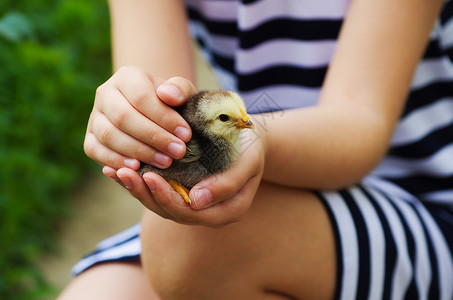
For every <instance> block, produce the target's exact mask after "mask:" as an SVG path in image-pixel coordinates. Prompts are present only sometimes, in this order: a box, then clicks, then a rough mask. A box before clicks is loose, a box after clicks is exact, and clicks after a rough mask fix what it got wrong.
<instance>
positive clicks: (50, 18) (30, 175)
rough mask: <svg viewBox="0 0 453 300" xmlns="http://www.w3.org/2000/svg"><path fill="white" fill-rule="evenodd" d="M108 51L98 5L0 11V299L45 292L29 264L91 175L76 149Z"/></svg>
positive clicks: (103, 11)
mask: <svg viewBox="0 0 453 300" xmlns="http://www.w3.org/2000/svg"><path fill="white" fill-rule="evenodd" d="M109 44H110V41H109V20H108V10H107V4H106V1H104V0H51V1H38V0H27V1H16V0H10V1H8V0H5V1H1V3H0V66H1V67H0V299H40V297H42V296H43V295H45V294H46V293H47V292H48V291H49V286H48V284H47V283H46V282H45V279H44V278H43V277H42V275H41V274H40V273H39V272H38V271H37V270H36V269H35V268H34V267H33V263H34V262H35V261H36V260H37V259H39V257H40V256H41V255H42V254H43V253H44V252H49V251H54V250H55V241H54V238H55V233H56V232H57V229H58V221H59V220H61V219H62V218H64V217H67V216H68V212H69V211H70V203H68V197H67V196H68V193H69V192H70V191H71V189H72V188H73V187H74V186H75V185H76V184H77V183H78V182H79V180H80V179H81V178H82V177H84V176H86V175H87V173H89V172H92V170H93V168H92V167H93V165H94V164H93V163H92V162H90V160H89V159H88V158H86V157H85V155H84V154H83V149H82V144H83V137H84V132H85V127H86V122H87V120H88V116H89V112H90V110H91V107H92V103H93V99H94V91H95V89H96V87H97V86H98V85H99V84H101V83H102V82H103V81H105V79H106V78H107V77H108V76H109V74H110V70H111V66H110V50H109V49H110V46H109Z"/></svg>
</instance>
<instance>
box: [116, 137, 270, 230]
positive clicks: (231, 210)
mask: <svg viewBox="0 0 453 300" xmlns="http://www.w3.org/2000/svg"><path fill="white" fill-rule="evenodd" d="M244 133H245V135H248V136H249V137H250V138H251V139H252V141H253V142H252V143H251V144H250V145H247V147H243V148H242V153H241V155H240V157H239V158H238V160H237V161H236V162H235V163H234V164H233V166H232V167H231V168H230V169H228V170H226V171H225V172H222V173H220V174H216V175H213V176H211V177H208V178H205V179H204V180H202V181H201V182H199V183H198V184H197V185H195V186H194V187H193V188H192V190H191V191H190V194H189V197H190V198H191V200H192V204H191V205H190V206H189V205H188V204H187V203H185V202H184V200H183V199H182V197H181V196H180V195H179V194H178V193H176V192H175V191H174V190H173V189H172V188H171V186H170V185H169V184H168V183H167V182H166V181H165V180H164V179H163V178H162V177H160V176H159V175H157V174H155V173H151V172H148V173H146V174H144V175H143V178H142V177H141V176H139V175H138V174H137V173H136V172H134V170H132V169H130V168H121V169H119V170H118V172H117V176H118V178H120V180H121V181H122V182H123V184H124V185H125V186H126V187H127V188H128V189H129V191H130V193H131V194H132V195H133V196H134V197H135V198H137V199H138V200H140V201H141V203H142V204H143V205H144V206H145V207H147V208H148V209H150V210H152V211H153V212H155V213H157V214H159V215H160V216H162V217H164V218H167V219H172V220H174V221H176V222H179V223H182V224H192V225H204V226H210V227H218V226H223V225H226V224H229V223H233V222H237V221H239V220H241V219H242V217H243V216H244V215H245V214H246V212H247V211H248V209H249V207H250V205H251V204H252V201H253V198H254V196H255V193H256V191H257V189H258V186H259V184H260V181H261V177H262V173H263V168H264V150H263V149H264V147H263V143H262V140H261V139H260V138H258V139H257V136H256V133H253V132H251V131H245V132H244Z"/></svg>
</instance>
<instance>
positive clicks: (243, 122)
mask: <svg viewBox="0 0 453 300" xmlns="http://www.w3.org/2000/svg"><path fill="white" fill-rule="evenodd" d="M241 115H242V118H241V119H240V120H239V121H238V122H237V124H236V128H238V129H245V128H249V129H255V125H253V123H252V121H251V120H250V118H249V116H247V115H246V114H245V113H244V112H243V111H242V110H241Z"/></svg>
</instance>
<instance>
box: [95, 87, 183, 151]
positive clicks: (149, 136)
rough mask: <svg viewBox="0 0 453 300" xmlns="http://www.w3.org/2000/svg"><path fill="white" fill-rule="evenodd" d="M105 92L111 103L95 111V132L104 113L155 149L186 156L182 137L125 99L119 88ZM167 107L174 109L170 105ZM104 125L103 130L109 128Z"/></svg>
mask: <svg viewBox="0 0 453 300" xmlns="http://www.w3.org/2000/svg"><path fill="white" fill-rule="evenodd" d="M103 93H104V94H103V97H107V98H108V99H110V105H106V106H105V107H102V108H101V110H99V112H98V111H97V110H94V111H93V116H94V117H93V118H92V119H93V124H92V126H93V132H98V131H97V130H95V125H96V123H95V121H97V119H98V118H99V119H100V120H102V115H104V116H105V117H106V118H107V119H108V120H109V121H110V123H111V124H112V125H114V126H115V127H117V128H118V129H120V130H121V131H123V132H125V133H127V134H128V135H130V136H132V137H134V138H135V139H137V140H139V141H141V142H143V143H145V144H147V145H150V146H152V147H153V148H154V149H157V150H159V151H160V152H163V153H166V154H167V155H170V156H172V157H173V158H181V157H183V156H184V153H185V149H186V146H185V143H184V142H183V141H181V139H179V138H177V137H176V136H174V135H173V134H171V133H169V132H168V131H166V130H165V129H164V128H162V127H160V125H158V124H156V123H155V122H153V121H151V120H150V119H148V118H147V117H145V116H144V115H143V114H141V113H140V112H139V111H137V110H136V109H135V108H134V107H132V106H131V105H130V104H129V103H128V102H127V101H125V100H124V97H123V95H122V94H121V93H120V92H119V91H118V90H113V89H108V90H106V91H105V92H103ZM159 102H160V100H159ZM167 109H168V110H172V109H171V108H169V107H167ZM172 114H176V115H178V114H177V113H176V112H175V111H172ZM178 116H179V115H178ZM184 122H185V121H184ZM103 125H104V128H103V130H109V126H106V125H105V124H103ZM110 130H111V129H110ZM103 133H105V131H103ZM98 138H99V137H98ZM119 152H121V151H119ZM124 154H125V153H124ZM137 158H138V157H137Z"/></svg>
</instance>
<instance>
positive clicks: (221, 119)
mask: <svg viewBox="0 0 453 300" xmlns="http://www.w3.org/2000/svg"><path fill="white" fill-rule="evenodd" d="M229 119H230V117H229V116H228V115H224V114H221V115H220V116H219V120H220V121H222V122H226V121H228V120H229Z"/></svg>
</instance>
